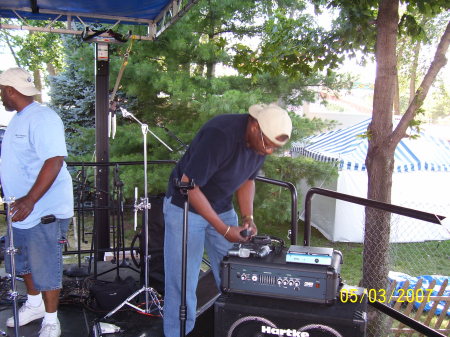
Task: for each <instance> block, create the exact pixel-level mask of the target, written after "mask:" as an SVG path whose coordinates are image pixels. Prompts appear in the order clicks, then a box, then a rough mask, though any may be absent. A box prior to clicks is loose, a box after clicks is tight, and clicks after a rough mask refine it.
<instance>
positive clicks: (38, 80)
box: [33, 69, 42, 103]
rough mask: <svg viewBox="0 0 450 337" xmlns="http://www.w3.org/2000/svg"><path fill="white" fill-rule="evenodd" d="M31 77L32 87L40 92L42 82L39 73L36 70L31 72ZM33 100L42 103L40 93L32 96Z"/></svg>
mask: <svg viewBox="0 0 450 337" xmlns="http://www.w3.org/2000/svg"><path fill="white" fill-rule="evenodd" d="M33 77H34V86H35V87H36V88H38V90H39V91H41V92H42V80H41V73H40V71H39V70H38V69H36V70H34V71H33ZM34 99H35V100H36V101H38V102H40V103H42V93H41V94H39V95H36V96H34Z"/></svg>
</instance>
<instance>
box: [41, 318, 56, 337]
mask: <svg viewBox="0 0 450 337" xmlns="http://www.w3.org/2000/svg"><path fill="white" fill-rule="evenodd" d="M59 336H61V325H60V324H59V320H56V323H53V324H48V323H45V322H42V327H41V330H40V331H39V337H59Z"/></svg>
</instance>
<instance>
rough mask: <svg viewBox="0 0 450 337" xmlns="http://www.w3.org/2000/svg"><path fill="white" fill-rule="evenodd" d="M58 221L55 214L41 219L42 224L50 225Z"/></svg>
mask: <svg viewBox="0 0 450 337" xmlns="http://www.w3.org/2000/svg"><path fill="white" fill-rule="evenodd" d="M55 221H56V217H55V216H54V215H53V214H50V215H45V216H43V217H42V218H41V224H44V225H45V224H48V223H52V222H55Z"/></svg>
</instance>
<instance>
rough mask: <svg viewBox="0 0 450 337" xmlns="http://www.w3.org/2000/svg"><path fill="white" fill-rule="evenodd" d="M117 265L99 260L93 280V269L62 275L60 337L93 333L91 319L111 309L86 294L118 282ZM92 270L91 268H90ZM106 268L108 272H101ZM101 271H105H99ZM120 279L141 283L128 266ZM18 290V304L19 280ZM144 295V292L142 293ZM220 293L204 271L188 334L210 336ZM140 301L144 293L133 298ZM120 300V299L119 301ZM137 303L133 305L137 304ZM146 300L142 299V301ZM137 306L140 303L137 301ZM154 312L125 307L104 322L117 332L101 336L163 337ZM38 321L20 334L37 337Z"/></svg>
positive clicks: (2, 326)
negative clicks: (194, 318)
mask: <svg viewBox="0 0 450 337" xmlns="http://www.w3.org/2000/svg"><path fill="white" fill-rule="evenodd" d="M115 266H116V265H115V264H112V263H111V262H107V261H105V262H104V261H102V262H98V263H97V275H100V276H98V277H97V279H95V278H94V277H93V272H92V271H91V273H90V275H89V276H87V277H79V276H77V277H74V276H71V277H69V276H67V275H65V276H64V280H63V289H62V292H61V294H62V295H61V304H60V307H59V310H58V317H59V320H60V322H61V330H62V333H61V336H62V337H88V336H93V327H94V322H95V321H96V320H99V319H101V318H103V317H104V316H105V315H106V314H108V313H109V312H111V310H100V309H99V308H98V305H97V307H96V301H95V300H94V299H93V296H91V295H90V294H89V288H90V287H92V286H93V285H99V286H100V287H102V286H105V287H107V286H108V285H111V284H113V282H117V281H118V280H117V270H114V269H113V270H111V269H112V268H114V267H115ZM73 267H75V268H76V267H78V266H77V265H75V266H74V265H65V266H64V270H65V272H67V271H69V270H70V271H73ZM82 268H83V269H84V270H86V271H87V270H88V269H87V264H82ZM91 269H92V268H91ZM105 271H108V272H106V273H104V272H105ZM102 273H104V274H102ZM4 276H5V270H4V264H3V263H2V264H1V265H0V277H1V280H2V281H1V288H0V290H1V291H2V292H1V293H2V299H1V304H0V310H1V311H0V336H5V335H2V332H5V333H6V334H7V335H6V336H9V337H15V333H14V329H13V328H7V327H6V320H7V318H8V317H10V316H12V311H13V309H12V303H7V301H5V298H3V297H4V296H3V294H4V291H5V288H7V289H10V281H9V280H6V279H5V277H4ZM119 277H120V280H121V281H123V282H124V280H127V281H128V282H127V283H128V284H130V281H134V286H135V287H136V289H140V288H142V285H141V284H140V282H141V281H140V273H138V272H137V271H135V270H132V269H131V268H128V267H121V268H119ZM16 284H17V290H18V292H19V297H18V298H19V301H20V304H21V303H22V302H23V301H24V300H25V295H26V292H25V286H24V284H23V282H22V281H20V280H18V281H17V283H16ZM142 295H143V293H142ZM219 295H220V293H219V291H218V290H217V287H216V285H215V282H214V277H213V276H212V272H210V271H209V270H207V271H206V272H203V271H202V272H201V274H200V281H199V286H198V289H197V296H198V307H197V323H196V327H195V329H194V331H193V332H191V333H190V334H189V337H212V336H213V335H214V310H213V309H214V308H213V307H214V306H213V304H214V302H215V300H216V299H217V298H218V297H219ZM136 298H137V299H138V300H139V301H138V303H142V302H141V301H142V299H143V296H142V297H141V296H138V297H136ZM119 303H122V302H119ZM138 303H136V304H138ZM143 303H145V300H144V301H143ZM138 305H139V304H138ZM154 313H155V315H153V316H149V315H146V314H142V313H139V312H138V311H137V310H135V309H133V308H131V307H129V306H124V307H122V308H121V310H120V311H118V312H116V313H114V314H113V315H111V317H109V318H108V319H107V320H104V321H105V322H109V323H112V324H114V325H116V326H118V327H120V328H121V331H120V332H117V333H111V334H104V335H102V336H109V337H138V336H139V337H163V336H164V334H163V329H162V318H160V317H158V316H157V312H156V311H155V312H154ZM40 326H41V320H38V321H35V322H32V323H29V324H28V325H25V326H22V327H20V331H19V332H20V336H21V337H37V336H39V329H40Z"/></svg>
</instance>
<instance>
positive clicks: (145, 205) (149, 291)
mask: <svg viewBox="0 0 450 337" xmlns="http://www.w3.org/2000/svg"><path fill="white" fill-rule="evenodd" d="M120 110H121V111H122V116H123V117H124V118H130V119H133V120H135V121H136V122H137V123H138V124H139V125H140V126H141V131H142V136H143V143H144V197H143V198H141V202H140V203H139V204H136V205H135V206H134V207H135V212H137V211H138V210H144V231H145V249H144V263H145V265H144V275H145V280H144V285H143V287H142V288H141V289H139V290H137V291H136V292H134V293H133V294H132V295H130V296H129V297H128V298H127V299H126V300H125V301H124V302H122V303H121V304H119V305H118V306H117V307H116V308H114V309H113V310H112V311H111V312H109V313H108V314H106V315H105V316H104V317H103V318H102V319H101V320H104V319H106V318H108V317H110V316H112V315H114V314H115V313H116V312H117V311H118V310H119V309H120V308H122V307H123V306H124V305H128V306H130V307H132V308H134V309H136V310H137V311H139V312H141V313H146V314H149V313H150V312H151V310H150V298H151V300H152V305H154V306H155V307H156V308H155V309H157V310H158V312H159V314H160V316H161V317H163V308H162V306H161V303H160V301H159V299H158V296H157V295H158V293H157V292H156V291H155V289H153V288H152V287H149V285H148V267H149V266H148V263H149V254H148V210H149V209H150V207H151V205H150V203H149V202H148V183H147V133H149V132H150V133H151V134H152V135H153V137H155V138H156V139H157V140H158V141H159V142H160V143H162V144H163V145H164V146H165V147H166V148H167V149H169V151H171V152H172V151H173V150H172V149H171V148H170V147H169V146H168V145H167V144H166V143H164V142H163V141H162V140H161V139H160V138H159V137H158V136H156V135H155V134H154V133H153V132H152V131H151V130H149V128H148V125H147V124H144V123H142V122H141V121H140V120H139V119H137V118H136V117H135V116H134V115H133V114H132V113H131V112H128V111H127V110H125V109H123V108H122V107H120ZM135 219H136V217H135ZM135 227H136V224H135ZM142 292H144V293H145V309H142V308H139V307H138V306H136V305H134V304H132V303H130V301H131V300H132V299H133V298H135V297H136V296H138V295H139V294H140V293H142ZM98 323H99V322H96V323H95V324H94V330H93V332H94V336H97V335H98V333H99V331H101V327H99V324H98Z"/></svg>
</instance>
